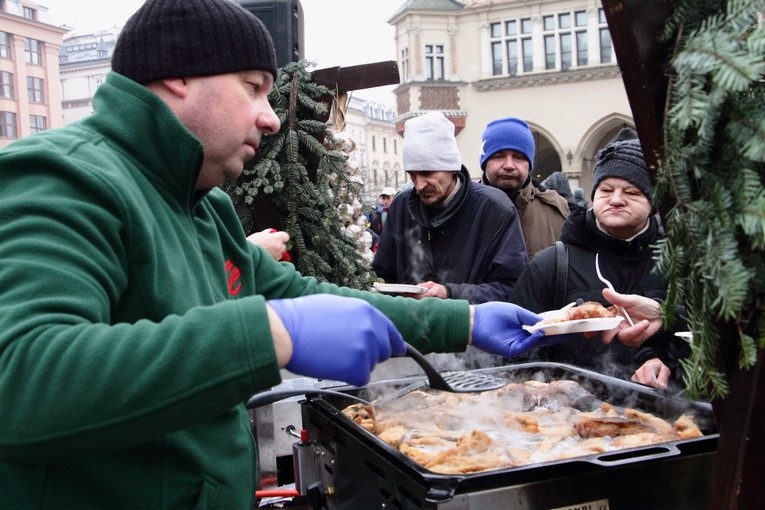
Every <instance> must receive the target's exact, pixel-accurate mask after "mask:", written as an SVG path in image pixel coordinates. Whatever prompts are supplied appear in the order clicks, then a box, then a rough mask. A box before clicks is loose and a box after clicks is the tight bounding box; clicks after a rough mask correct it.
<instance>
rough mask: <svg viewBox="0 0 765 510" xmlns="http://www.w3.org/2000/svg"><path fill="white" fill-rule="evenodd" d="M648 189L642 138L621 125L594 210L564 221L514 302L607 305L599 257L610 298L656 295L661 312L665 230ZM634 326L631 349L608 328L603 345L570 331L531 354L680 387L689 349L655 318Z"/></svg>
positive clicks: (547, 306) (602, 157)
mask: <svg viewBox="0 0 765 510" xmlns="http://www.w3.org/2000/svg"><path fill="white" fill-rule="evenodd" d="M651 193H652V187H651V179H650V176H649V175H648V169H647V167H646V162H645V159H644V157H643V152H642V149H641V147H640V141H639V140H638V139H637V134H636V133H635V132H634V131H633V130H631V129H629V128H625V129H623V130H622V131H621V132H619V133H618V135H617V136H616V138H614V140H612V141H611V142H610V143H609V144H608V145H607V146H606V147H605V148H604V149H603V150H602V151H601V152H600V153H599V154H598V159H597V162H596V164H595V171H594V179H593V190H592V208H591V209H589V210H585V209H579V208H577V209H576V210H575V211H574V212H572V214H571V215H570V216H569V217H568V219H567V220H566V223H565V224H564V226H563V231H562V232H561V236H560V241H561V242H560V243H558V244H557V245H556V246H551V247H549V248H546V249H544V250H542V251H541V252H539V253H538V254H537V255H536V256H535V257H534V258H533V259H532V260H531V262H530V263H529V265H528V266H527V267H526V269H525V270H524V272H523V274H522V275H521V277H520V278H519V280H518V283H517V284H516V287H515V289H514V291H513V296H512V299H511V300H512V302H514V303H516V304H519V305H521V306H525V307H527V308H528V309H530V310H533V311H536V312H543V311H546V310H555V309H558V308H561V307H563V306H564V305H566V304H568V303H571V302H575V301H577V300H584V301H598V302H601V303H602V304H604V305H606V306H609V305H610V304H611V303H609V302H608V301H607V300H606V298H605V297H604V287H605V285H604V284H603V282H602V281H601V280H600V279H599V278H598V275H597V272H596V270H595V256H596V255H599V257H598V260H599V265H600V269H601V272H602V273H603V276H604V277H605V278H606V279H608V280H610V281H611V283H612V284H613V285H614V287H615V289H616V291H618V292H619V294H620V295H615V294H612V293H608V292H609V291H608V290H606V291H605V292H606V293H607V294H606V295H607V296H609V297H610V298H612V299H614V300H616V299H619V300H620V304H621V297H622V296H623V295H624V294H630V295H636V296H642V297H643V298H642V299H643V300H646V301H648V300H653V302H654V305H656V306H653V307H649V308H650V309H651V310H652V311H655V310H656V309H658V305H657V304H656V303H658V302H659V301H660V300H662V299H663V298H664V297H665V295H666V289H667V282H666V281H665V279H664V277H663V276H662V275H661V274H657V273H656V272H654V266H655V261H654V259H653V252H652V248H653V246H654V245H655V244H656V242H657V241H658V240H659V239H660V238H661V236H662V231H661V229H660V225H659V223H658V220H657V218H656V215H655V214H653V211H652V205H651ZM646 298H647V299H646ZM636 299H640V298H636ZM635 310H637V308H635ZM654 318H655V316H651V317H649V316H642V315H638V316H636V317H635V319H654ZM637 330H639V331H640V332H643V333H644V336H642V337H640V334H637V335H636V337H638V338H639V340H637V341H633V342H632V345H629V346H628V345H625V344H624V343H622V342H611V341H610V340H611V339H612V338H613V337H614V334H613V332H608V333H604V334H603V340H604V342H598V341H594V340H590V339H589V338H585V336H584V335H571V337H570V338H568V339H567V341H566V342H562V343H560V344H558V345H555V346H552V347H544V348H540V349H538V350H537V351H535V352H534V353H532V354H531V355H530V356H529V357H530V358H532V359H539V358H541V359H545V360H549V361H559V362H566V363H572V364H575V365H579V366H582V367H585V368H588V369H592V370H596V371H601V372H604V373H607V374H608V375H612V376H617V377H622V378H627V379H630V378H631V379H633V380H636V381H637V382H641V383H643V384H647V385H649V386H653V387H657V388H666V387H667V385H668V384H677V383H678V382H679V381H680V380H681V377H682V374H681V372H680V363H679V361H680V358H682V357H684V356H686V355H687V354H688V346H687V344H686V343H685V342H684V341H683V340H680V339H678V338H677V337H675V336H674V334H673V332H672V331H664V330H662V329H661V328H660V324H659V325H657V322H656V321H652V322H651V323H650V324H649V321H648V320H638V324H636V325H635V331H637ZM648 335H650V337H648ZM646 337H648V338H646ZM633 340H634V338H633ZM606 342H608V343H606ZM635 344H639V345H637V346H635Z"/></svg>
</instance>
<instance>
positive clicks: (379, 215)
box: [369, 186, 396, 236]
mask: <svg viewBox="0 0 765 510" xmlns="http://www.w3.org/2000/svg"><path fill="white" fill-rule="evenodd" d="M394 196H396V190H395V188H392V187H390V186H386V187H385V188H383V189H382V191H381V192H380V199H379V203H378V204H377V207H375V210H374V211H372V219H371V221H370V222H369V228H371V229H372V231H374V233H375V234H377V235H378V236H379V235H380V234H382V229H383V226H384V225H385V220H386V219H387V217H388V209H390V204H391V202H393V197H394Z"/></svg>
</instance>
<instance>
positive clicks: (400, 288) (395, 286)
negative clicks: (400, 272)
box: [372, 283, 428, 294]
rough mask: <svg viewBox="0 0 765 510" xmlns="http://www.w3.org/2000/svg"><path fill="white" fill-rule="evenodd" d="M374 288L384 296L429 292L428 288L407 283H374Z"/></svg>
mask: <svg viewBox="0 0 765 510" xmlns="http://www.w3.org/2000/svg"><path fill="white" fill-rule="evenodd" d="M372 288H373V289H374V290H376V291H377V292H382V293H383V294H424V293H426V292H427V291H428V288H427V287H423V286H421V285H408V284H405V283H373V284H372Z"/></svg>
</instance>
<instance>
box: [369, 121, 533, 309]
mask: <svg viewBox="0 0 765 510" xmlns="http://www.w3.org/2000/svg"><path fill="white" fill-rule="evenodd" d="M403 159H404V170H405V171H406V172H407V173H408V174H409V177H410V179H411V180H412V184H413V186H412V187H411V188H409V189H405V190H403V191H401V192H400V193H399V195H398V196H397V197H396V200H394V201H393V204H392V205H391V207H390V209H389V211H388V218H387V222H386V226H385V229H384V230H383V232H382V235H381V236H380V243H379V245H378V248H377V253H376V254H375V258H374V261H373V263H372V267H373V268H374V270H375V272H376V273H377V275H378V276H380V277H381V278H383V279H384V280H385V281H386V282H388V283H408V284H418V285H421V286H424V287H427V288H428V292H427V293H425V294H421V295H419V296H418V297H439V298H455V299H466V300H468V301H470V302H471V303H483V302H486V301H506V300H507V298H508V295H509V293H510V291H511V290H512V287H513V285H514V284H515V281H516V280H517V279H518V276H519V275H520V273H521V271H522V270H523V268H524V266H525V265H526V261H527V257H526V245H525V243H524V240H523V233H522V232H521V228H520V222H519V220H518V214H517V212H516V210H515V206H513V203H512V202H511V201H510V199H509V198H508V197H507V195H505V194H504V193H503V192H502V191H500V190H498V189H496V188H492V187H490V186H485V185H482V184H479V183H475V182H473V181H472V180H471V179H470V174H469V173H468V171H467V168H465V167H464V165H463V164H462V158H461V157H460V154H459V150H458V149H457V141H456V139H455V136H454V124H452V122H451V121H450V120H449V119H447V118H446V117H445V116H444V115H443V114H442V113H439V112H429V113H426V114H424V115H421V116H419V117H414V118H412V119H409V120H408V121H407V122H406V124H405V125H404V145H403Z"/></svg>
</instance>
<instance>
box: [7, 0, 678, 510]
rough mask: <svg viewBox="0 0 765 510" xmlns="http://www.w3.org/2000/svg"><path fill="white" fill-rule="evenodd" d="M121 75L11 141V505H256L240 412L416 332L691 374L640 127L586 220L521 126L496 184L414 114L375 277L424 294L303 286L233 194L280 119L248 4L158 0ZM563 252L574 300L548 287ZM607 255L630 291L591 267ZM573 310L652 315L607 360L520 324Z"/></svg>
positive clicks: (356, 373)
mask: <svg viewBox="0 0 765 510" xmlns="http://www.w3.org/2000/svg"><path fill="white" fill-rule="evenodd" d="M202 33H204V34H206V36H205V37H200V36H199V34H202ZM112 68H113V72H111V73H109V75H108V76H107V78H106V80H105V81H104V83H103V84H102V85H100V87H99V88H98V91H97V93H96V95H95V97H94V113H93V114H92V115H91V116H89V117H87V118H85V119H83V120H81V121H78V122H76V123H73V124H71V125H69V126H66V127H64V128H60V129H53V130H48V131H44V132H41V133H39V134H36V135H34V136H30V137H27V138H24V139H21V140H19V141H17V142H15V143H13V144H11V145H9V146H8V147H6V148H5V149H3V150H2V151H0V218H2V221H1V222H0V282H2V285H0V408H2V409H3V415H4V419H3V420H0V507H2V508H57V509H67V508H78V509H83V508H131V509H132V508H144V509H151V508H157V509H159V508H173V509H180V508H212V507H215V508H226V509H242V510H244V509H247V510H250V509H251V508H252V507H253V497H254V489H255V486H256V478H257V466H256V465H255V462H254V459H257V455H256V445H255V444H254V441H253V437H252V434H251V430H250V420H249V414H248V411H247V409H246V408H245V405H244V403H245V402H246V400H247V399H248V398H249V397H250V396H251V395H252V394H254V393H257V392H259V391H263V390H266V389H269V388H271V387H273V386H274V385H276V384H278V383H279V382H280V380H281V372H280V369H286V370H289V371H290V372H293V373H295V374H299V375H304V376H308V377H314V378H322V379H333V380H339V381H345V382H347V383H348V384H352V385H356V386H362V385H364V384H366V383H367V382H368V381H369V379H370V375H371V372H372V370H373V369H374V368H375V366H376V365H377V364H379V363H381V362H383V361H385V360H387V359H388V358H390V357H391V356H402V355H404V354H405V352H406V342H409V343H411V344H412V345H414V346H415V347H416V348H417V349H419V350H420V351H422V352H426V353H429V352H458V351H464V350H466V349H467V348H468V346H472V348H476V349H479V350H481V351H484V352H487V353H490V354H492V355H496V356H499V357H501V358H502V359H506V360H508V362H512V361H513V360H515V359H521V358H522V357H529V356H536V355H537V353H539V355H540V356H545V357H546V358H547V359H557V360H560V361H568V362H577V363H579V362H581V363H582V364H583V365H586V364H587V362H588V361H590V362H592V361H593V360H594V359H595V356H597V355H598V353H597V352H595V351H605V352H608V353H614V354H616V353H617V346H618V347H619V349H618V356H619V363H623V368H624V370H625V372H624V374H623V375H624V376H625V377H632V378H634V379H635V380H638V381H640V382H643V383H645V384H650V385H654V386H656V387H663V386H666V385H667V384H668V383H669V381H671V378H673V377H674V378H677V377H678V372H679V368H678V365H677V361H678V358H679V357H680V356H681V355H682V352H681V349H674V348H673V346H674V345H675V343H673V340H672V337H671V334H670V332H665V331H663V329H662V325H663V321H662V317H661V314H660V312H659V307H658V300H660V299H661V298H662V297H663V293H664V292H665V289H666V282H664V281H663V279H662V278H661V277H660V276H659V275H656V274H655V273H654V272H653V271H652V268H653V261H652V259H651V258H650V247H651V245H652V243H654V242H655V241H656V240H657V239H658V238H659V236H660V235H661V229H660V225H659V224H658V222H657V219H656V216H655V215H654V214H652V209H651V205H650V194H651V183H650V179H649V178H648V173H647V171H646V167H645V161H644V160H643V157H642V153H641V151H640V145H639V142H638V141H637V140H636V139H635V138H634V137H630V136H628V135H629V133H626V134H624V135H623V136H621V137H620V138H619V139H618V140H615V141H614V142H612V143H611V144H609V145H608V146H607V147H606V148H605V149H604V150H603V151H602V152H601V154H600V155H599V157H598V162H597V164H596V168H595V181H594V183H593V195H592V201H593V205H592V207H591V208H590V209H581V208H576V207H574V208H573V209H570V208H569V205H568V203H567V202H566V201H565V199H562V198H560V197H559V196H558V195H557V194H555V192H554V191H551V190H547V191H545V190H543V189H542V188H541V187H540V186H539V185H537V184H536V183H533V182H532V180H531V179H530V178H529V171H530V169H531V168H532V164H533V159H534V143H533V137H531V132H530V130H529V127H528V125H527V124H526V123H525V122H524V121H522V120H520V119H515V118H505V119H500V120H498V121H495V122H494V123H492V124H490V125H489V126H487V130H486V133H485V135H484V142H485V143H484V144H483V149H484V150H483V152H482V153H481V157H480V165H481V168H482V170H483V171H484V182H485V184H483V183H477V182H474V181H473V180H472V179H471V178H470V174H469V172H468V170H467V168H466V167H465V166H464V164H463V162H462V158H461V156H460V154H459V151H458V150H457V145H456V140H455V136H454V128H453V125H452V124H451V122H450V121H449V120H448V119H447V118H445V117H444V116H443V115H442V114H440V113H428V114H425V115H422V116H418V117H415V118H412V119H411V120H409V121H408V122H407V123H406V129H405V133H404V145H403V158H404V166H405V170H406V171H407V173H408V174H409V176H410V178H411V180H412V184H413V185H412V187H411V188H410V189H408V190H406V191H402V192H399V193H398V194H396V193H395V190H385V191H386V193H384V195H386V196H387V198H386V202H387V203H385V204H382V205H383V207H382V208H381V211H380V213H381V214H380V220H381V221H380V225H379V229H380V231H379V235H380V239H379V247H378V250H377V253H376V255H375V259H374V269H375V270H376V271H377V272H378V273H379V275H381V276H383V277H384V278H385V279H386V280H388V281H391V282H402V283H415V284H419V285H422V286H424V287H426V288H427V292H426V293H425V294H424V295H421V296H419V299H410V298H402V297H393V296H387V295H382V294H378V293H374V292H368V291H359V290H353V289H349V288H343V287H339V286H336V285H333V284H329V283H320V282H318V281H317V280H316V279H314V278H312V277H310V276H305V275H301V274H299V273H298V272H297V271H296V270H295V268H294V266H293V265H292V264H290V263H288V262H285V261H284V257H285V246H286V243H287V241H288V237H287V236H286V234H285V233H283V232H273V231H263V232H259V233H257V234H253V235H251V236H250V237H247V236H246V234H245V232H244V231H243V229H242V226H241V223H240V221H239V218H238V216H237V214H236V211H235V209H234V207H233V204H232V202H231V199H230V197H228V196H227V195H226V194H225V193H224V192H223V191H222V190H221V189H220V185H221V184H222V183H223V182H224V181H225V180H227V179H232V178H236V177H237V176H238V175H240V174H241V172H242V171H243V167H244V164H245V163H246V162H247V161H248V160H250V159H251V158H252V157H253V156H254V155H255V154H256V153H257V150H258V147H259V145H260V142H261V139H262V137H263V136H268V135H271V134H274V133H276V132H278V130H279V129H280V128H281V123H280V120H279V118H278V117H277V116H276V114H275V112H274V111H273V109H272V107H271V105H270V104H269V101H268V96H269V93H270V92H271V90H272V88H273V85H274V81H275V79H276V72H277V69H276V61H275V52H274V47H273V43H272V41H271V38H270V36H269V34H268V31H267V30H266V28H265V27H264V25H263V24H262V23H261V22H260V21H259V20H258V19H257V18H256V17H255V16H253V15H252V14H250V13H249V12H247V11H246V10H245V9H243V8H242V7H241V6H239V5H238V4H235V3H233V2H230V1H229V0H184V1H180V0H147V1H146V2H145V3H144V4H143V5H142V6H141V7H140V8H139V9H138V10H137V11H136V12H135V14H134V15H133V16H132V17H131V18H130V19H129V20H128V22H127V23H126V25H125V26H124V28H123V30H122V32H121V34H120V36H119V38H118V41H117V44H116V47H115V50H114V55H113V59H112ZM393 194H395V195H396V196H395V198H394V197H392V195H393ZM388 198H389V199H391V200H390V201H389V202H388ZM539 225H543V227H540V226H539ZM558 239H560V241H561V242H562V245H563V247H564V248H565V253H566V257H567V261H568V263H567V267H568V271H567V273H568V277H567V279H566V280H565V289H564V290H562V291H561V292H560V295H562V296H563V298H562V300H558V299H557V298H555V296H557V295H558V293H557V292H556V293H552V294H551V293H549V292H545V291H549V290H550V288H551V285H553V282H551V280H550V277H551V276H552V275H553V273H554V270H553V269H554V268H555V267H556V264H557V262H556V259H555V257H556V253H558V252H557V251H556V248H554V246H556V241H557V240H558ZM596 253H597V254H599V255H600V256H601V260H603V266H604V269H605V270H606V271H607V272H608V276H609V277H610V278H612V279H613V282H614V284H615V285H616V288H617V289H619V290H620V291H622V293H620V294H616V293H610V292H608V291H603V285H602V284H600V283H599V282H598V281H597V280H596V279H595V278H594V277H593V275H594V271H595V268H594V264H593V256H594V254H596ZM580 298H584V299H592V300H598V301H602V302H611V303H614V304H618V305H619V306H620V307H622V308H623V309H624V310H626V311H627V312H628V313H629V314H630V315H631V317H632V318H633V319H634V320H635V324H634V325H627V324H625V325H623V326H621V327H620V328H618V329H614V330H612V331H608V332H605V333H603V335H602V342H601V344H600V345H602V347H600V348H599V349H594V348H593V347H594V346H595V345H596V343H595V341H587V340H585V339H582V338H578V337H574V338H572V337H569V336H545V335H544V334H543V333H542V332H535V333H530V332H528V331H527V330H526V329H524V327H523V326H528V325H533V324H536V323H537V322H539V321H540V320H541V316H540V315H539V314H538V312H542V311H544V310H547V309H549V308H551V307H557V306H559V305H561V304H563V303H565V302H566V301H569V300H576V299H580ZM590 351H593V352H590ZM633 369H634V371H633Z"/></svg>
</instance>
